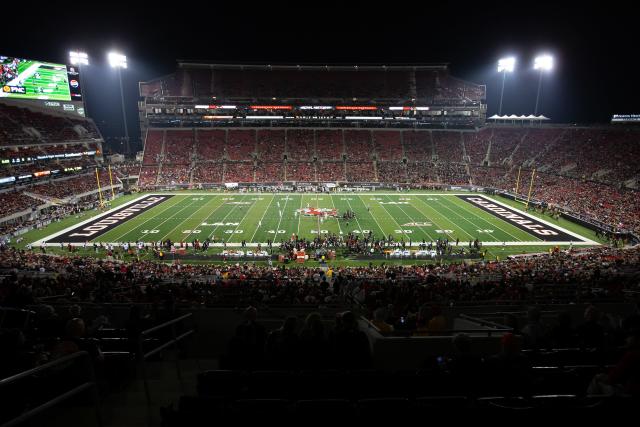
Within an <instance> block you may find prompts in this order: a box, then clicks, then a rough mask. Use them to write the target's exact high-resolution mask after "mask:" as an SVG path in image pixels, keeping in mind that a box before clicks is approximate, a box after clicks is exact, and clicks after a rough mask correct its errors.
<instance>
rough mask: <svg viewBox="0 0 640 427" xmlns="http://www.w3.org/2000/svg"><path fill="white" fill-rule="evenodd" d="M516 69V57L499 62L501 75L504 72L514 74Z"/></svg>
mask: <svg viewBox="0 0 640 427" xmlns="http://www.w3.org/2000/svg"><path fill="white" fill-rule="evenodd" d="M515 68H516V58H514V57H509V58H502V59H500V60H498V72H499V73H502V72H508V73H512V72H513V70H514V69H515Z"/></svg>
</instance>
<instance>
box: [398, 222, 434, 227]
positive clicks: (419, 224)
mask: <svg viewBox="0 0 640 427" xmlns="http://www.w3.org/2000/svg"><path fill="white" fill-rule="evenodd" d="M432 225H433V224H431V223H430V222H407V223H406V224H403V225H402V226H403V227H431V226H432Z"/></svg>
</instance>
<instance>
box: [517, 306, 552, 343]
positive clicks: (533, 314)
mask: <svg viewBox="0 0 640 427" xmlns="http://www.w3.org/2000/svg"><path fill="white" fill-rule="evenodd" d="M540 317H541V313H540V309H539V308H538V307H531V308H530V309H529V311H528V312H527V324H526V325H525V327H524V328H522V335H523V338H524V347H525V348H527V349H532V350H539V349H540V348H541V347H542V346H543V344H544V340H545V335H546V331H545V328H544V326H543V325H542V322H541V321H540Z"/></svg>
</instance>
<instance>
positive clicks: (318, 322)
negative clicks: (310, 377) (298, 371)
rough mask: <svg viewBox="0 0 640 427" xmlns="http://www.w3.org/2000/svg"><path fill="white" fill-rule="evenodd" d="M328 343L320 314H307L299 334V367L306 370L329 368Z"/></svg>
mask: <svg viewBox="0 0 640 427" xmlns="http://www.w3.org/2000/svg"><path fill="white" fill-rule="evenodd" d="M329 356H330V355H329V341H328V340H327V335H326V333H325V328H324V323H322V316H321V315H320V313H309V315H308V316H307V318H306V319H305V322H304V327H303V328H302V332H300V365H301V367H305V368H307V369H323V368H326V367H328V366H329V364H330V357H329Z"/></svg>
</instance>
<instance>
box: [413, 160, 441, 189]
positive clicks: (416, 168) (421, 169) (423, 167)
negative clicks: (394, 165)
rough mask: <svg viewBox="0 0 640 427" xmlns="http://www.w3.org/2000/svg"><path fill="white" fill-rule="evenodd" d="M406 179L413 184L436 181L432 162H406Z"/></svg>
mask: <svg viewBox="0 0 640 427" xmlns="http://www.w3.org/2000/svg"><path fill="white" fill-rule="evenodd" d="M407 181H408V182H410V183H413V184H427V183H434V182H437V178H436V175H435V167H434V165H433V163H432V162H430V161H429V162H427V161H421V162H408V163H407Z"/></svg>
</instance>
